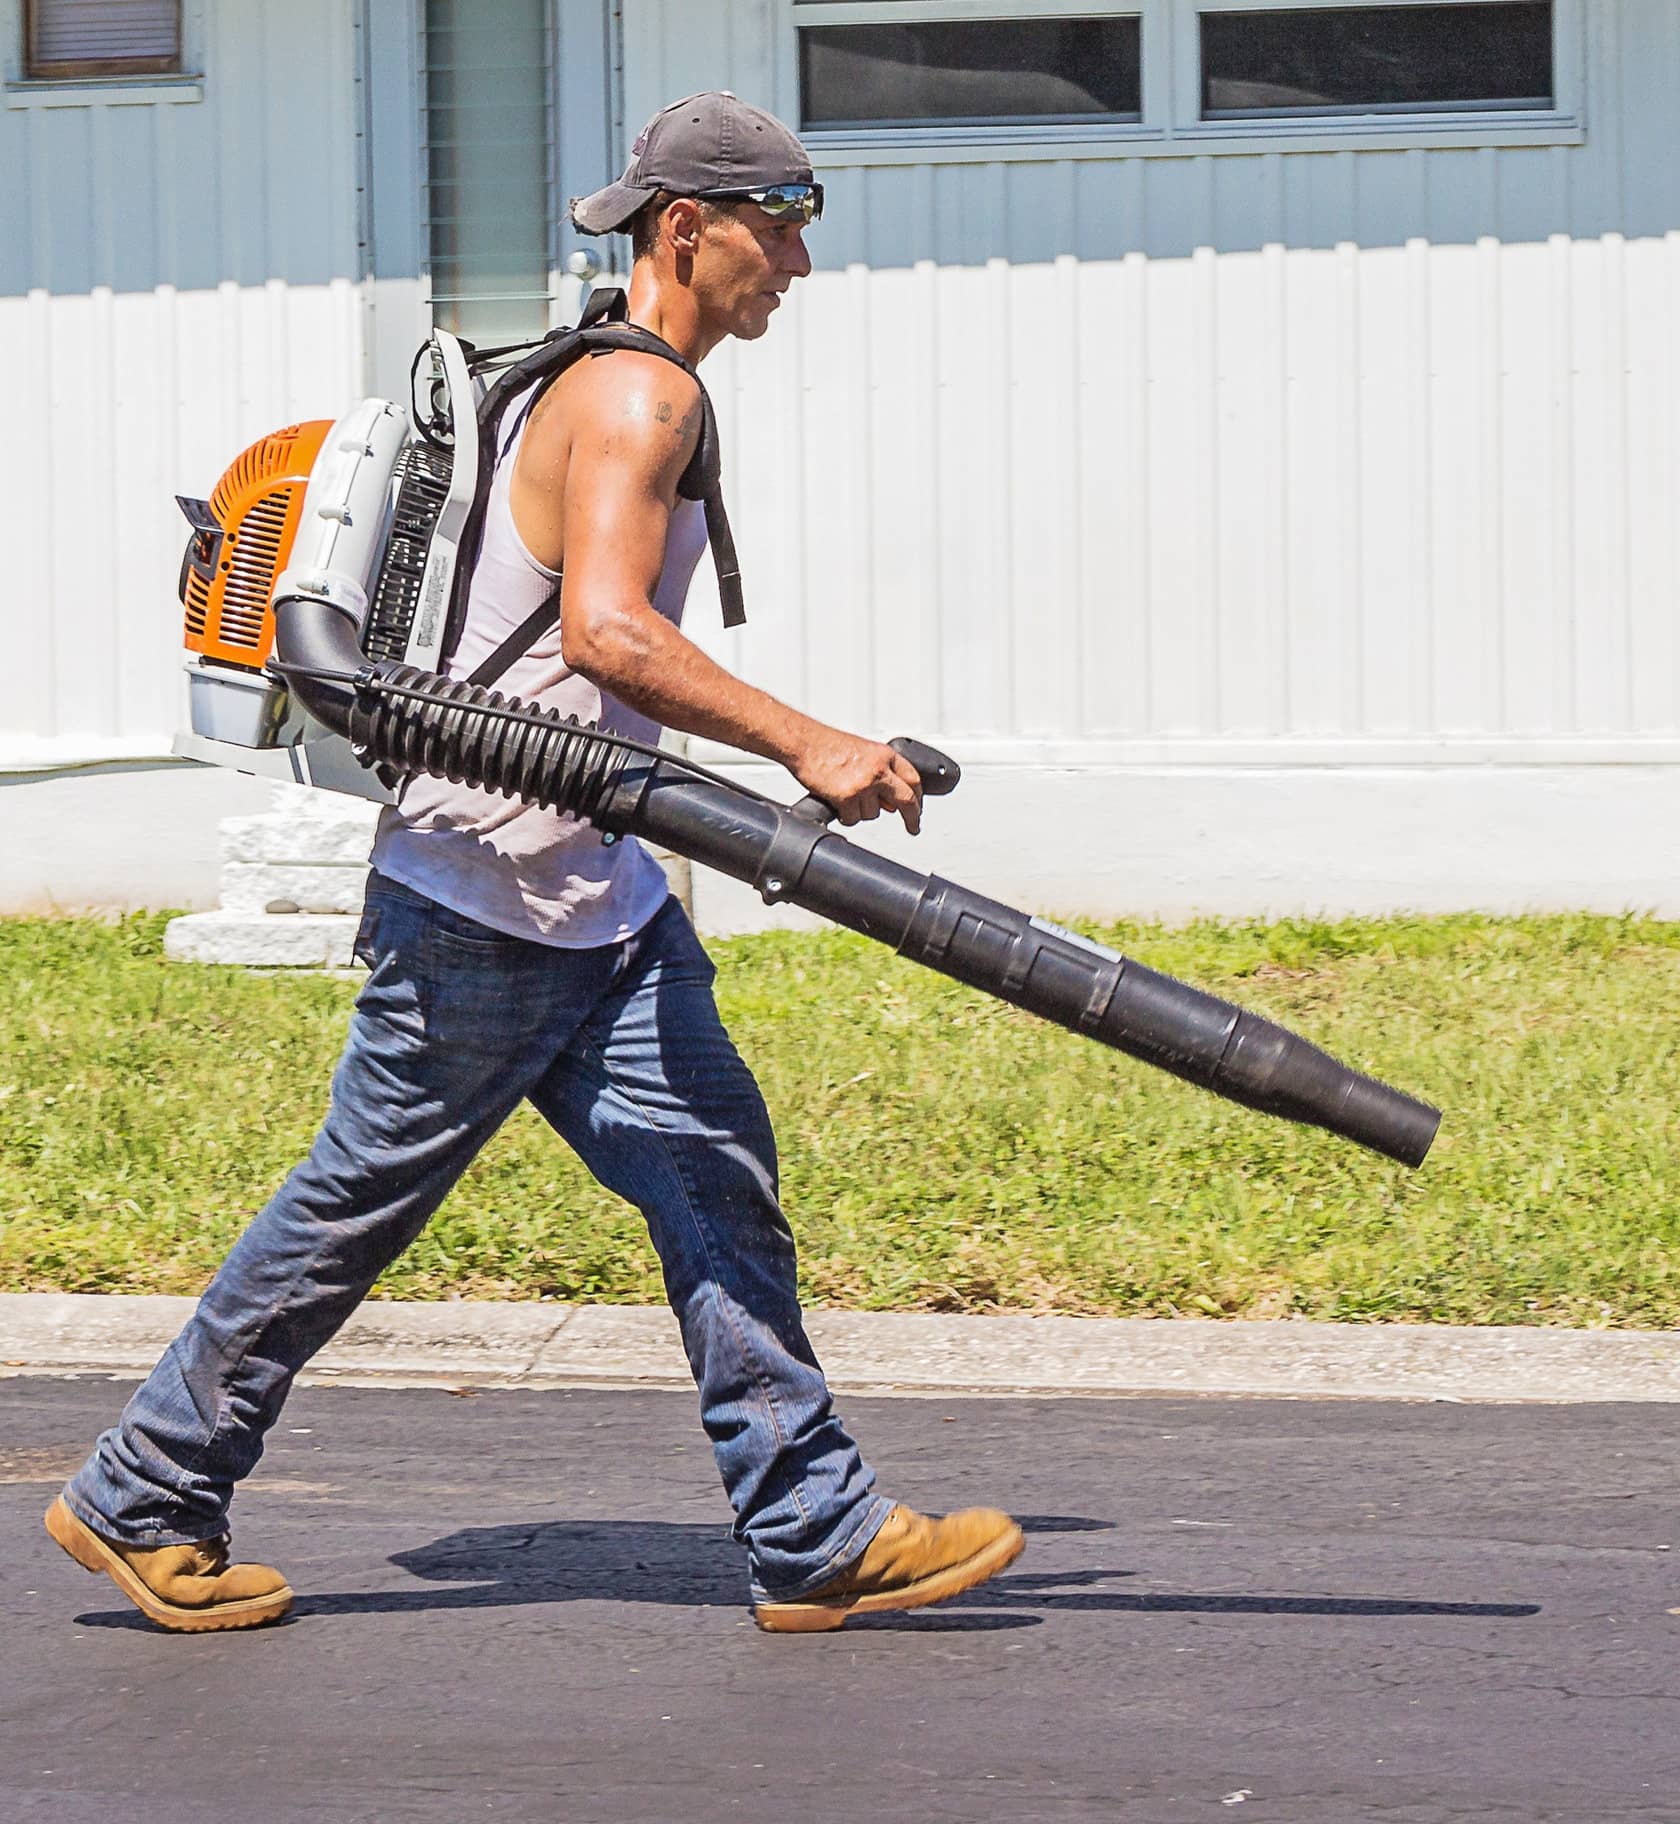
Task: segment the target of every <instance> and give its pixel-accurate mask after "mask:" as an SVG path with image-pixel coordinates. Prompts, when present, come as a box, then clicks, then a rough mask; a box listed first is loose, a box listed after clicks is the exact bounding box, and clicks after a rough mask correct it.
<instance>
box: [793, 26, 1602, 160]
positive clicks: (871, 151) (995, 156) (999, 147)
mask: <svg viewBox="0 0 1680 1824" xmlns="http://www.w3.org/2000/svg"><path fill="white" fill-rule="evenodd" d="M1440 3H1441V0H1119V3H1118V4H1116V0H788V3H787V4H785V5H784V6H782V7H781V8H779V9H778V10H779V14H780V18H781V22H782V31H781V38H782V41H781V45H780V48H779V52H778V69H777V88H778V99H779V100H780V102H781V106H782V111H783V113H784V115H785V117H786V118H788V119H790V120H798V119H799V116H800V102H801V96H800V84H799V28H800V27H801V26H805V25H864V24H871V25H872V24H881V23H887V24H892V23H919V22H921V21H924V20H955V21H961V20H982V19H988V20H990V19H1025V18H1034V17H1039V18H1061V19H1073V18H1083V17H1087V16H1091V15H1097V16H1102V15H1129V16H1132V17H1135V18H1137V19H1138V21H1139V25H1140V34H1139V35H1140V58H1141V65H1142V70H1141V91H1142V94H1141V99H1142V103H1143V108H1142V119H1141V120H1138V121H1128V122H1105V123H1101V124H1096V125H1092V126H1088V127H1070V126H1066V125H1062V124H1049V125H1044V126H1039V125H1029V126H1020V125H1011V126H1002V125H999V126H973V125H964V126H937V125H930V126H913V127H836V128H828V127H822V128H818V127H813V128H810V129H809V130H805V131H802V132H801V137H802V138H803V139H804V141H805V143H806V144H807V145H808V146H809V147H810V150H811V154H812V157H813V159H814V160H815V161H816V163H818V164H819V165H826V166H829V167H831V168H843V167H846V166H851V165H895V164H896V165H903V164H947V163H973V162H995V161H1000V160H1001V161H1006V162H1007V161H1012V160H1028V159H1040V160H1042V159H1047V158H1048V159H1057V160H1061V159H1086V158H1114V157H1143V158H1173V157H1176V158H1187V157H1199V156H1203V155H1205V154H1208V153H1217V152H1226V153H1233V154H1235V153H1242V152H1247V153H1255V152H1329V151H1349V152H1360V151H1400V150H1408V149H1414V148H1416V149H1422V150H1428V149H1431V148H1447V147H1480V146H1559V145H1579V144H1581V143H1582V142H1583V141H1584V140H1585V138H1586V102H1585V95H1584V88H1585V75H1584V72H1585V64H1586V57H1585V33H1586V0H1552V80H1553V97H1552V102H1553V105H1552V106H1551V107H1550V108H1506V107H1500V108H1486V109H1481V108H1474V107H1471V108H1464V107H1455V108H1452V109H1445V108H1443V109H1430V110H1408V111H1404V112H1392V113H1381V114H1375V113H1373V114H1323V115H1311V116H1308V115H1272V116H1266V117H1255V116H1245V117H1240V118H1236V119H1225V120H1203V119H1202V118H1201V27H1200V22H1199V19H1198V15H1199V14H1200V13H1204V12H1296V11H1305V10H1315V11H1316V10H1333V9H1336V8H1345V7H1347V6H1349V5H1361V4H1372V5H1385V6H1425V5H1438V4H1440Z"/></svg>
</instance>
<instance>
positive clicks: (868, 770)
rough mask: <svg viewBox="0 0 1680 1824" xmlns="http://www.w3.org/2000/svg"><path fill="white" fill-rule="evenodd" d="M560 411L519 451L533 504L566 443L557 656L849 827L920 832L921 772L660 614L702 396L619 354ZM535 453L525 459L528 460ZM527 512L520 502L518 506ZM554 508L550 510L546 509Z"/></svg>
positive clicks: (538, 424)
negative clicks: (893, 815)
mask: <svg viewBox="0 0 1680 1824" xmlns="http://www.w3.org/2000/svg"><path fill="white" fill-rule="evenodd" d="M578 379H579V380H580V381H582V382H583V383H584V384H582V385H580V386H577V387H576V388H574V389H572V392H571V396H570V397H569V399H568V400H567V408H568V409H567V411H566V413H565V418H566V420H567V425H566V428H565V429H564V430H562V429H561V427H560V425H559V422H558V421H559V419H560V417H561V414H560V413H558V412H554V413H549V414H545V415H544V417H543V419H542V420H536V419H534V420H533V422H532V424H531V427H530V429H529V430H528V431H527V433H526V441H527V444H530V442H531V439H532V438H533V437H536V438H537V439H538V441H537V442H536V444H535V445H534V446H532V447H530V448H529V450H528V451H527V449H526V448H524V447H522V448H521V452H520V473H519V475H518V476H517V477H516V480H517V481H518V482H519V483H521V484H522V486H521V487H520V490H519V492H520V494H521V495H523V496H524V498H525V499H526V500H528V499H529V498H530V495H531V492H532V491H533V488H534V487H536V486H540V485H541V477H542V475H543V471H544V469H545V467H548V466H549V463H550V461H552V451H551V450H550V449H548V448H547V445H548V440H549V439H557V438H559V437H561V436H565V437H567V438H569V442H570V452H569V458H568V460H567V462H566V479H565V492H564V499H563V502H562V506H561V512H562V540H563V550H564V561H565V577H566V580H565V585H564V594H563V598H562V600H563V612H562V615H561V622H560V639H561V654H562V656H563V657H564V659H565V661H566V663H567V664H568V665H570V666H571V667H572V668H573V669H574V670H576V671H578V672H581V673H582V674H583V676H585V677H586V678H588V679H589V680H590V682H591V683H593V684H597V685H599V686H600V688H601V689H603V690H606V691H610V692H611V693H612V695H614V696H615V697H617V698H619V700H620V701H621V702H624V703H627V704H629V705H630V706H631V708H633V709H637V710H640V711H641V712H642V713H643V714H644V715H647V716H650V717H652V718H653V719H654V720H655V721H658V722H662V723H666V724H668V725H669V726H670V727H672V728H677V729H680V730H682V731H683V732H684V733H687V734H691V735H699V736H701V737H702V738H704V739H707V740H714V741H723V742H726V743H728V744H729V745H730V746H731V747H739V748H744V749H745V750H746V751H747V752H749V753H754V754H761V755H763V756H764V757H765V758H766V759H769V760H774V761H776V762H778V763H779V764H780V765H782V766H785V767H786V768H787V769H788V771H789V772H790V773H792V774H793V775H794V777H795V778H796V779H798V781H799V782H800V784H801V785H803V786H804V787H805V789H806V790H807V791H810V792H814V793H816V795H817V796H818V797H819V798H824V799H826V800H827V801H828V802H829V803H830V804H832V805H834V806H835V807H836V809H837V810H838V812H839V814H840V820H841V822H842V823H847V824H852V823H856V822H858V821H860V820H861V819H867V818H872V817H875V816H878V815H879V814H880V812H881V811H883V810H887V811H896V812H897V813H898V814H899V815H900V816H902V817H903V819H904V821H905V825H906V827H907V828H908V829H909V830H910V831H911V832H912V833H914V832H915V831H916V829H917V828H918V827H919V825H920V809H921V791H920V787H919V784H918V781H917V778H916V773H915V769H914V768H913V767H911V766H910V765H909V763H908V762H907V761H905V760H903V759H902V758H900V756H899V755H897V754H895V753H894V752H893V751H892V749H891V748H889V747H886V746H884V745H883V744H882V743H880V742H878V741H869V740H865V739H864V738H863V737H861V736H858V735H852V734H847V733H846V732H845V731H844V730H842V729H838V728H832V727H830V726H829V725H828V724H826V723H823V722H819V721H817V720H816V719H815V718H814V717H811V716H807V715H804V714H802V713H801V712H800V711H798V710H796V709H792V708H790V707H789V706H788V705H787V704H785V703H782V702H780V701H778V700H777V699H776V698H775V697H772V696H771V695H770V694H769V693H768V692H767V691H763V690H759V689H757V688H755V687H754V686H753V685H751V684H747V683H744V682H742V680H741V679H739V678H737V677H735V676H734V675H733V674H732V673H730V672H728V671H725V670H724V669H723V667H722V666H721V665H718V664H717V663H715V662H714V661H713V660H712V659H710V658H708V657H707V655H706V654H705V653H703V652H702V651H701V650H700V648H699V647H698V646H696V645H695V644H694V642H693V641H692V640H690V639H687V638H686V637H685V636H684V635H683V634H682V633H681V632H680V631H679V629H677V628H676V627H673V626H672V625H671V623H670V622H669V621H668V620H666V619H665V617H664V616H663V615H662V614H660V613H659V612H658V611H657V610H656V609H655V608H654V606H653V593H654V590H655V589H656V588H657V586H658V582H659V573H660V570H661V568H662V566H663V564H664V559H665V541H666V535H667V533H668V532H669V530H670V523H671V514H672V513H673V511H674V510H675V507H676V501H677V482H678V481H679V479H680V478H681V476H682V473H683V470H684V469H685V468H686V467H687V465H688V462H689V459H690V457H691V456H692V455H693V453H694V449H695V446H696V444H697V442H698V440H699V435H700V389H699V387H698V385H697V384H696V383H695V381H694V379H693V378H692V377H691V376H690V375H688V374H685V373H683V371H682V370H681V369H680V368H677V367H673V366H672V365H671V364H670V363H669V362H666V361H661V360H659V359H658V358H657V357H654V356H642V355H640V354H636V353H632V352H629V351H621V352H618V353H615V354H613V355H611V356H610V357H607V358H605V359H602V360H599V361H592V362H589V363H588V364H587V366H586V368H585V371H584V372H582V373H580V374H579V375H578ZM527 456H529V461H527ZM520 504H523V503H522V502H521V501H519V500H518V499H516V506H517V505H520ZM545 504H546V503H545Z"/></svg>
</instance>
